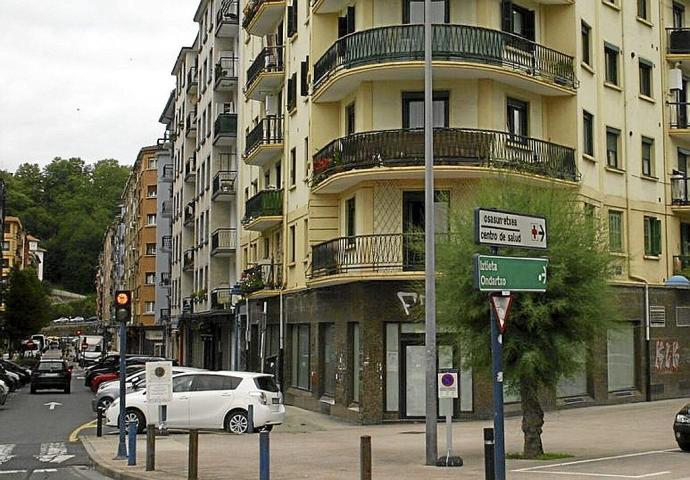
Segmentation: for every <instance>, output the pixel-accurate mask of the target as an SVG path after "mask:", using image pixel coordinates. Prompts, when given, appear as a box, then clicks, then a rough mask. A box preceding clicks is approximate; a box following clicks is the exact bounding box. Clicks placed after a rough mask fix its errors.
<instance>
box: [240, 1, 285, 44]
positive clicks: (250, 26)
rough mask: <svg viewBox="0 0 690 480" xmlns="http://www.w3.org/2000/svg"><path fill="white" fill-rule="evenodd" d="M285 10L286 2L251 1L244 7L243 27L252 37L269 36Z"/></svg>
mask: <svg viewBox="0 0 690 480" xmlns="http://www.w3.org/2000/svg"><path fill="white" fill-rule="evenodd" d="M284 10H285V0H249V1H248V2H247V4H246V5H245V7H244V19H243V20H242V27H243V28H244V29H245V30H246V31H247V32H248V33H249V34H251V35H259V36H263V35H267V34H268V33H270V30H271V27H273V26H274V25H275V24H276V23H278V20H280V18H282V16H283V14H284Z"/></svg>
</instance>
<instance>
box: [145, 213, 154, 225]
mask: <svg viewBox="0 0 690 480" xmlns="http://www.w3.org/2000/svg"><path fill="white" fill-rule="evenodd" d="M155 224H156V214H155V213H149V214H148V215H146V225H149V226H151V225H155Z"/></svg>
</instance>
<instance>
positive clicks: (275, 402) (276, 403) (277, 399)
mask: <svg viewBox="0 0 690 480" xmlns="http://www.w3.org/2000/svg"><path fill="white" fill-rule="evenodd" d="M279 403H280V398H277V397H273V405H278V404H279Z"/></svg>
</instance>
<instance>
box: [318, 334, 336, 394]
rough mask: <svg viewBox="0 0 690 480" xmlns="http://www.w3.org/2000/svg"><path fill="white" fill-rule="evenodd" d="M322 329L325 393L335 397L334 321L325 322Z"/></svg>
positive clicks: (323, 385)
mask: <svg viewBox="0 0 690 480" xmlns="http://www.w3.org/2000/svg"><path fill="white" fill-rule="evenodd" d="M320 330H321V358H322V359H323V379H322V380H323V384H322V387H323V394H324V395H326V396H329V397H335V371H336V356H335V345H334V343H335V342H334V340H335V338H334V337H335V326H334V325H333V324H332V323H324V324H321V326H320Z"/></svg>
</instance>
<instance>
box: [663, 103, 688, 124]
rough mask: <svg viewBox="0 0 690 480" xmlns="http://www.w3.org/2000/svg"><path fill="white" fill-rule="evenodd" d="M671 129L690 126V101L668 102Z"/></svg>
mask: <svg viewBox="0 0 690 480" xmlns="http://www.w3.org/2000/svg"><path fill="white" fill-rule="evenodd" d="M668 107H669V109H670V114H671V118H670V121H671V124H670V125H669V127H670V128H671V130H683V129H687V128H690V102H668Z"/></svg>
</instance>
